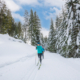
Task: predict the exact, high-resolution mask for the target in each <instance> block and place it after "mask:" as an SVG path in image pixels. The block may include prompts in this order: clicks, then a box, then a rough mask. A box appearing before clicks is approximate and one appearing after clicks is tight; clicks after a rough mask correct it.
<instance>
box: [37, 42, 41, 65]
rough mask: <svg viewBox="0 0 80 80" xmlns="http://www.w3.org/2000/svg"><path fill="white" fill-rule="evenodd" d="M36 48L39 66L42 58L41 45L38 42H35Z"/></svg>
mask: <svg viewBox="0 0 80 80" xmlns="http://www.w3.org/2000/svg"><path fill="white" fill-rule="evenodd" d="M36 50H37V53H38V58H39V61H40V66H41V63H42V59H41V56H42V46H41V45H40V43H39V42H38V43H37V47H36ZM38 64H39V62H38ZM38 64H37V65H38Z"/></svg>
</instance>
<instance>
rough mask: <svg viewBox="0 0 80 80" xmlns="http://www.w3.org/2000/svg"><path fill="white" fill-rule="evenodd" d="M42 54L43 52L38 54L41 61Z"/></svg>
mask: <svg viewBox="0 0 80 80" xmlns="http://www.w3.org/2000/svg"><path fill="white" fill-rule="evenodd" d="M41 56H42V53H39V54H38V57H39V59H40V63H41V62H42V59H41Z"/></svg>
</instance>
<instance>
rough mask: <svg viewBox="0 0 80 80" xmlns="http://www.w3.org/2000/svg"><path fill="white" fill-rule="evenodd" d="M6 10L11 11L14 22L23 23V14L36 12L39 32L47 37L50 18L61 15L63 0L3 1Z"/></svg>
mask: <svg viewBox="0 0 80 80" xmlns="http://www.w3.org/2000/svg"><path fill="white" fill-rule="evenodd" d="M4 1H5V3H6V5H7V7H8V9H10V10H11V13H12V16H13V18H14V19H15V21H21V22H22V24H23V23H24V12H25V10H27V11H28V12H29V13H30V10H31V9H32V10H33V11H36V12H37V15H38V16H39V18H40V21H41V27H42V29H41V32H42V33H43V35H44V36H48V34H49V28H50V20H51V18H52V19H53V20H54V22H55V19H56V15H59V14H60V13H61V10H62V7H63V6H64V4H65V0H4Z"/></svg>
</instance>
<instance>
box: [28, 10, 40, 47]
mask: <svg viewBox="0 0 80 80" xmlns="http://www.w3.org/2000/svg"><path fill="white" fill-rule="evenodd" d="M40 28H41V25H40V19H39V17H38V15H37V14H36V12H34V14H33V11H32V10H31V13H30V19H29V30H28V33H29V36H30V39H31V44H32V45H33V46H36V44H37V42H40Z"/></svg>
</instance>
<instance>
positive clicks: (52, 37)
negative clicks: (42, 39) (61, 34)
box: [48, 19, 56, 52]
mask: <svg viewBox="0 0 80 80" xmlns="http://www.w3.org/2000/svg"><path fill="white" fill-rule="evenodd" d="M48 50H49V51H50V52H56V50H55V30H54V24H53V20H52V19H51V25H50V32H49V37H48Z"/></svg>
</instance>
